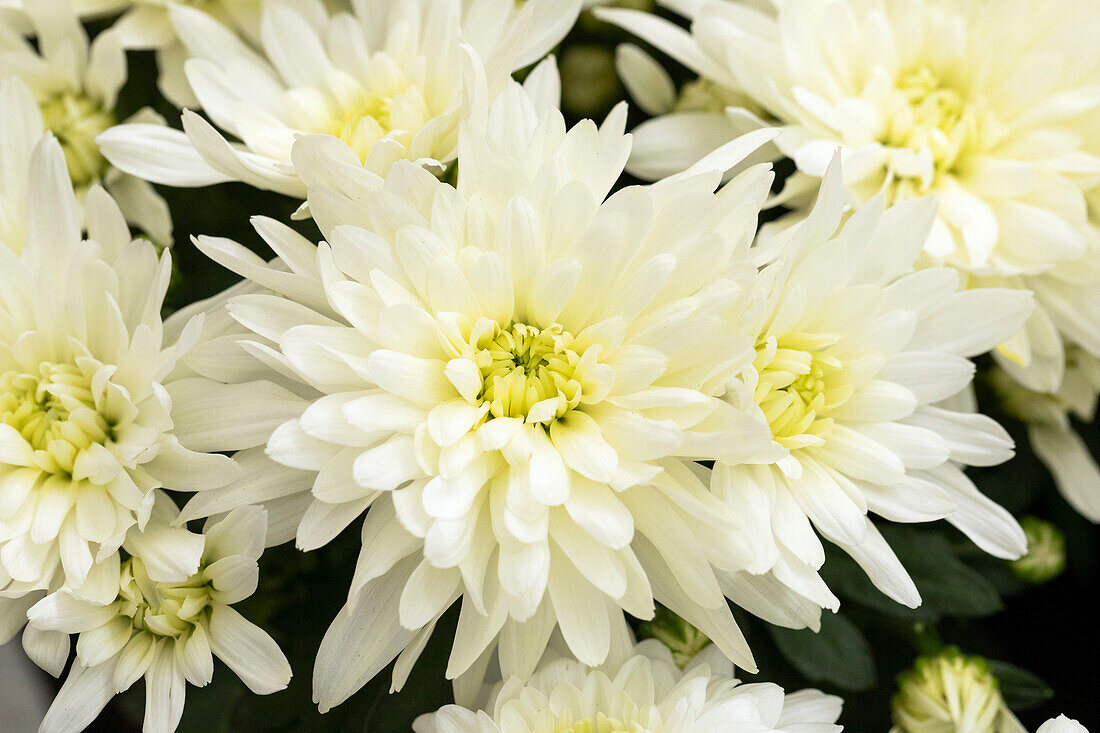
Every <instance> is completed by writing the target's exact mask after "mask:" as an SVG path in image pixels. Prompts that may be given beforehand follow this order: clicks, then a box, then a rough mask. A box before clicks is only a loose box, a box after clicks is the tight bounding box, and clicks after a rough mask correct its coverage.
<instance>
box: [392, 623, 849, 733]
mask: <svg viewBox="0 0 1100 733" xmlns="http://www.w3.org/2000/svg"><path fill="white" fill-rule="evenodd" d="M733 672H734V669H733V665H732V664H731V663H730V662H729V660H727V659H725V658H724V657H723V656H722V654H721V652H719V651H718V650H717V649H716V648H714V647H710V648H709V649H707V650H705V651H703V652H701V653H700V654H698V655H696V657H695V658H694V659H693V660H692V661H691V662H690V663H689V664H688V666H687V668H686V669H685V670H683V671H681V670H680V668H679V667H677V666H676V664H675V663H674V662H673V660H672V655H671V654H670V653H669V651H668V649H667V648H665V647H664V646H663V645H662V644H661V643H660V642H657V641H655V640H653V641H643V642H642V643H641V644H638V645H637V646H636V647H635V648H634V649H633V650H631V651H630V653H629V654H628V655H627V656H626V659H625V661H623V662H622V663H621V664H615V663H613V664H610V665H608V666H607V667H605V668H602V669H600V670H593V669H590V668H588V667H586V666H585V665H583V664H581V663H580V662H576V661H573V660H570V659H557V660H554V661H551V662H549V663H547V664H544V665H543V666H542V667H541V668H540V669H539V671H538V672H536V673H535V674H534V676H532V677H531V679H530V681H528V682H527V683H524V682H522V681H521V680H518V679H515V678H512V679H510V680H508V681H507V682H506V683H504V684H503V685H501V686H498V688H497V689H495V690H492V691H491V692H490V694H489V696H488V697H489V700H488V701H487V703H486V704H485V706H484V708H483V709H482V710H479V711H474V710H469V709H467V708H463V707H459V706H458V705H448V706H446V707H444V708H441V709H440V710H439V711H437V712H435V713H431V714H429V715H422V716H420V717H419V718H417V720H416V722H415V723H413V730H414V731H416V733H634V732H636V731H646V733H714V732H715V731H722V733H741V732H742V731H744V732H745V733H749V731H751V732H752V733H784V732H786V733H798V732H800V731H811V730H812V731H815V732H816V733H839V731H840V730H841V727H840V726H839V725H836V724H835V723H836V720H837V718H838V717H840V709H841V706H842V704H843V701H842V700H841V699H840V698H838V697H834V696H832V695H826V694H824V693H821V692H818V691H817V690H801V691H799V692H795V693H791V694H788V695H784V693H783V688H781V687H779V686H778V685H774V684H771V683H754V684H741V683H740V682H739V681H738V680H736V679H734V677H733Z"/></svg>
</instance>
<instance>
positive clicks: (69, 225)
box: [0, 86, 236, 637]
mask: <svg viewBox="0 0 1100 733" xmlns="http://www.w3.org/2000/svg"><path fill="white" fill-rule="evenodd" d="M6 90H8V91H10V90H11V87H10V86H8V87H6ZM27 165H28V167H29V171H28V172H27V174H26V175H27V184H26V192H25V196H26V199H25V201H26V206H27V208H26V210H25V212H24V219H23V221H24V222H25V223H24V224H23V225H21V226H20V227H19V228H20V229H21V230H22V231H24V232H25V236H24V237H23V239H22V241H16V242H14V243H13V245H14V247H15V249H9V248H8V247H7V246H3V245H4V244H6V242H5V243H3V244H0V593H2V594H3V597H2V599H0V606H2V610H3V613H2V614H0V615H3V616H4V617H5V624H4V628H3V630H4V635H5V637H8V636H10V634H11V633H14V632H15V631H16V630H17V629H18V627H19V625H20V618H21V617H22V612H23V611H25V610H26V607H27V606H29V605H30V604H31V603H33V602H34V600H36V599H37V597H40V594H41V592H42V591H52V590H54V589H55V588H56V587H58V586H60V585H61V584H63V583H64V584H67V586H68V587H70V588H72V589H74V590H78V589H81V588H82V587H83V586H85V583H86V581H87V588H86V589H85V590H84V591H83V592H86V593H87V594H88V595H89V597H90V598H94V599H99V598H101V597H102V595H101V594H102V593H104V592H109V591H105V590H104V588H103V586H102V584H101V583H100V581H101V580H102V577H101V576H102V574H103V573H104V572H106V571H105V570H104V569H103V567H100V564H101V563H103V562H104V561H107V560H109V559H110V558H111V557H112V556H114V555H115V553H116V552H117V550H118V548H119V546H120V544H121V543H122V542H123V539H124V538H125V537H126V535H127V532H128V531H129V530H130V529H131V527H133V526H134V525H140V526H144V524H145V522H146V521H147V519H148V517H149V513H150V510H151V508H152V506H153V498H154V494H153V490H154V489H156V488H158V487H162V486H168V485H171V486H173V487H181V486H185V487H189V488H201V487H204V486H205V487H207V488H210V487H214V486H221V485H223V484H224V483H226V482H228V481H229V480H231V479H232V477H233V475H234V472H235V468H236V467H235V465H234V464H233V462H232V461H231V460H230V459H229V458H227V457H225V456H220V455H212V454H206V453H196V452H193V451H192V450H190V449H188V448H186V447H185V446H184V445H183V444H182V443H181V442H180V437H184V438H185V439H186V436H185V433H186V430H185V429H186V428H187V426H188V415H187V414H186V412H185V411H184V410H181V409H179V407H178V406H176V407H175V409H174V405H173V401H172V398H171V396H170V394H169V391H168V386H171V385H173V384H175V383H176V382H177V381H178V377H180V376H181V374H180V372H178V371H177V370H176V365H177V361H178V358H179V356H180V355H181V354H182V353H184V352H186V351H187V349H188V348H189V347H190V346H191V345H193V343H194V342H195V340H196V338H197V336H198V333H199V330H200V329H201V324H202V319H201V318H199V319H197V320H194V321H190V322H188V321H185V320H183V319H181V320H179V321H176V322H173V323H172V324H170V325H169V326H168V327H167V328H166V326H165V324H164V323H162V321H161V315H160V309H161V306H162V304H163V300H164V295H165V291H166V290H167V287H168V281H169V277H170V274H171V262H170V258H169V257H168V256H167V255H163V256H160V257H158V255H157V253H156V250H155V248H154V247H153V245H152V244H150V243H149V242H148V241H147V240H143V239H138V240H131V238H130V234H129V230H128V228H127V226H126V222H125V220H124V218H123V216H122V213H121V212H120V211H119V208H118V207H117V206H116V205H115V203H114V202H113V201H112V199H111V198H110V197H109V196H108V195H107V194H106V193H105V192H104V191H103V189H101V188H99V187H92V188H91V189H90V190H89V191H88V194H87V201H86V204H85V213H86V217H87V221H88V225H87V235H88V238H87V239H85V238H84V237H83V235H82V230H81V226H80V219H79V209H78V206H77V202H76V198H75V196H74V194H73V189H72V185H71V183H70V181H69V175H68V173H67V171H66V168H65V159H64V157H63V154H62V150H61V146H60V144H59V143H58V141H57V140H56V139H55V138H53V137H52V136H49V135H47V136H46V137H45V138H43V139H42V140H41V141H40V142H39V143H38V144H37V146H36V147H35V148H34V151H33V153H32V154H31V155H30V156H29V160H28V162H27ZM12 172H13V173H15V171H12ZM166 385H167V386H166ZM181 428H182V429H181ZM78 592H80V591H78ZM8 622H10V624H11V625H10V626H9V623H8Z"/></svg>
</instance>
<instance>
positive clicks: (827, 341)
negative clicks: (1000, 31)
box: [713, 163, 1031, 608]
mask: <svg viewBox="0 0 1100 733" xmlns="http://www.w3.org/2000/svg"><path fill="white" fill-rule="evenodd" d="M840 178H841V173H840V170H839V164H838V163H834V166H833V167H832V168H831V169H830V171H829V172H828V173H827V174H826V176H825V179H824V181H823V183H822V189H821V194H820V197H819V198H818V201H817V203H816V205H815V207H814V209H813V211H812V213H811V214H810V215H809V217H808V218H806V219H805V220H804V221H802V222H800V223H798V224H796V225H794V226H791V227H788V228H786V229H782V230H780V231H772V232H770V234H769V233H765V234H763V235H762V236H761V238H760V240H759V241H758V244H757V246H756V247H755V248H754V250H755V251H759V252H760V253H761V256H762V257H765V258H766V257H774V258H775V261H774V262H772V263H771V264H768V265H767V266H766V267H765V268H764V270H763V271H762V274H761V279H760V293H759V300H758V304H757V306H756V307H755V308H754V310H753V311H752V312H751V313H750V315H749V316H748V318H749V320H750V322H751V324H752V333H753V338H754V343H755V347H756V356H755V359H754V361H753V363H752V366H751V367H750V369H749V370H748V371H747V372H746V373H745V375H744V384H743V388H742V389H740V390H731V392H730V393H729V398H730V399H731V400H734V401H735V402H736V403H737V404H738V405H740V406H751V405H755V406H756V408H757V409H759V411H760V413H762V416H763V418H764V419H766V420H767V422H768V425H769V426H770V428H771V432H772V435H773V436H774V439H775V441H776V442H777V443H778V444H779V445H781V446H783V447H784V448H786V449H787V450H789V451H790V454H789V455H788V456H787V457H786V458H785V459H783V460H782V461H780V462H778V463H776V464H773V465H745V464H742V465H724V464H721V463H720V464H718V465H716V466H715V468H714V472H713V487H714V491H715V493H716V494H717V495H718V496H720V497H722V498H724V499H725V500H726V501H728V502H729V503H730V504H731V506H733V507H734V509H735V511H736V513H737V514H738V515H739V516H741V517H743V518H744V523H745V526H746V527H747V528H749V529H750V530H751V531H754V532H757V533H758V534H756V535H754V542H753V544H754V546H757V547H759V548H761V552H762V553H763V554H764V555H766V556H767V558H768V561H769V562H771V563H774V569H775V570H774V572H775V575H776V577H778V578H780V579H781V580H783V581H784V582H786V583H788V584H790V585H791V587H792V588H793V589H795V590H797V591H798V592H800V593H801V594H803V595H805V596H807V597H810V598H813V599H814V600H816V601H817V602H818V603H820V604H821V606H823V607H832V608H835V607H836V605H837V600H836V598H835V597H834V596H833V595H832V593H831V592H830V591H829V589H828V588H827V587H826V586H825V584H824V583H823V582H822V581H821V579H820V577H819V576H818V575H817V572H816V571H817V569H818V568H819V567H820V566H821V564H822V563H823V562H824V558H825V556H824V551H823V548H822V545H821V542H820V540H819V539H818V537H817V534H816V533H815V532H814V529H816V530H817V532H818V533H820V534H821V535H822V536H824V537H825V538H826V539H828V540H829V541H831V542H833V543H835V544H837V545H839V546H840V547H841V548H843V549H844V550H845V551H846V552H848V553H849V554H850V555H851V556H852V557H853V558H854V559H855V560H856V561H857V562H858V563H859V564H860V565H861V566H862V567H863V569H864V570H865V571H866V572H867V573H868V575H869V576H870V578H871V580H872V581H874V583H875V584H876V585H877V586H878V587H879V588H880V589H881V590H882V591H883V592H884V593H886V594H887V595H889V596H890V597H892V598H894V599H895V600H897V601H899V602H901V603H904V604H906V605H909V606H915V605H917V604H918V603H919V602H920V596H919V595H918V593H917V590H916V588H915V587H914V585H913V582H912V580H910V578H909V576H908V574H907V573H906V571H905V569H904V568H903V567H902V566H901V563H899V562H898V560H897V558H896V557H895V555H894V553H893V551H892V550H891V549H890V547H889V546H888V545H887V544H886V542H885V541H884V540H883V538H882V536H881V535H880V534H879V532H878V530H876V529H875V526H874V524H873V523H872V522H871V521H870V519H869V518H868V513H874V514H877V515H879V516H881V517H883V518H885V519H889V520H892V521H898V522H928V521H934V520H937V519H942V518H946V519H947V521H948V522H950V523H951V524H953V525H954V526H955V527H957V528H958V529H960V530H961V531H963V532H964V533H965V534H966V535H967V536H968V537H970V538H971V539H972V540H973V541H974V542H975V543H976V544H977V545H978V546H979V547H981V548H982V549H983V550H985V551H986V552H989V553H991V554H993V555H996V556H997V557H1002V558H1016V557H1019V556H1020V555H1022V554H1023V553H1024V552H1025V551H1026V549H1027V544H1026V541H1025V538H1024V533H1023V530H1021V529H1020V527H1019V525H1018V524H1017V523H1016V521H1015V520H1014V519H1013V518H1012V515H1011V514H1009V513H1008V512H1007V511H1005V510H1004V509H1003V508H1001V507H1000V506H999V505H997V504H996V503H994V502H993V501H991V500H990V499H988V498H986V497H985V496H984V495H983V494H982V493H981V492H979V491H978V489H977V488H976V487H975V486H974V484H973V483H972V482H971V481H970V480H969V479H968V478H967V477H966V475H965V474H964V473H963V470H962V468H963V466H965V465H977V466H988V465H993V464H997V463H1001V462H1002V461H1005V460H1007V459H1008V458H1010V457H1011V456H1012V441H1011V439H1010V438H1009V436H1008V434H1007V433H1006V432H1005V431H1004V430H1003V429H1002V428H1001V427H1000V426H999V425H998V424H997V423H996V422H994V421H993V420H991V419H989V418H988V417H986V416H984V415H979V414H973V413H964V412H956V411H953V410H950V409H946V408H945V407H943V406H939V405H937V403H939V402H941V401H943V400H947V399H949V398H951V397H954V396H955V395H957V394H959V393H960V392H963V391H964V390H966V389H967V388H968V387H969V385H970V382H971V379H972V377H973V375H974V365H973V364H972V363H971V362H970V361H969V359H968V357H971V356H975V355H977V354H980V353H982V352H984V351H986V350H987V349H989V348H990V347H992V346H994V345H996V344H997V343H999V342H1001V341H1002V340H1004V339H1005V338H1006V337H1007V336H1009V335H1011V334H1012V333H1014V332H1015V331H1017V330H1018V329H1019V328H1020V326H1021V325H1022V324H1023V322H1024V320H1025V319H1026V318H1027V316H1028V314H1029V313H1030V311H1031V295H1030V294H1029V293H1027V292H1026V291H1021V290H1010V289H981V290H974V289H960V285H959V277H958V273H957V271H956V270H954V269H951V268H946V267H940V268H926V269H923V270H918V271H914V270H913V264H914V261H915V260H916V259H917V257H918V255H919V253H920V250H921V246H922V244H923V242H924V240H925V237H926V236H927V234H928V230H929V228H930V227H931V226H932V221H933V218H934V216H935V206H936V204H935V201H933V200H930V199H921V200H913V201H908V202H904V203H901V204H898V205H896V206H893V207H891V208H890V209H885V210H884V208H883V205H884V201H883V197H881V196H878V197H875V198H874V199H872V200H871V201H870V202H869V203H867V204H866V205H865V206H863V207H862V208H860V209H858V210H857V211H856V212H855V213H854V214H852V215H851V217H849V218H848V220H847V221H846V222H845V223H844V224H843V226H841V224H840V222H841V219H842V209H843V206H842V201H843V189H842V186H841V180H840ZM738 400H739V402H738ZM807 520H808V521H807ZM765 548H766V549H765ZM763 567H768V564H767V563H765V564H764V565H763Z"/></svg>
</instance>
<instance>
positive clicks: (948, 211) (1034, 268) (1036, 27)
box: [602, 0, 1100, 391]
mask: <svg viewBox="0 0 1100 733" xmlns="http://www.w3.org/2000/svg"><path fill="white" fill-rule="evenodd" d="M668 4H669V5H671V6H674V7H675V8H676V9H678V10H680V11H681V12H685V13H688V14H689V15H690V16H691V20H692V30H691V32H690V34H689V33H688V32H686V31H683V30H681V29H680V28H678V27H676V26H673V25H672V24H671V23H669V22H667V21H663V20H661V19H660V18H658V17H656V16H653V15H649V14H642V13H632V12H630V11H623V10H619V11H612V10H609V11H602V12H603V13H604V14H603V15H602V17H604V18H606V19H608V20H610V21H612V22H615V23H618V24H619V25H621V26H623V27H625V28H627V29H629V30H631V31H633V32H635V33H636V34H638V35H639V36H641V37H642V38H645V39H646V40H648V41H650V42H652V43H653V44H654V45H655V46H657V47H658V48H660V49H662V50H664V51H666V52H667V53H669V54H670V55H671V56H673V57H675V58H677V59H678V60H680V61H682V62H684V63H685V64H687V65H688V66H689V67H690V68H692V69H693V70H695V71H696V72H697V73H699V74H700V75H701V76H702V77H705V78H706V79H708V80H710V81H711V82H713V83H715V84H717V85H718V86H719V87H722V88H724V89H726V90H728V91H729V92H731V93H732V92H740V93H744V94H747V95H748V96H749V97H750V98H751V99H752V100H753V101H754V102H755V104H757V105H759V107H760V108H762V111H763V112H762V113H763V115H764V117H765V118H770V119H769V123H770V122H774V124H776V125H778V126H779V127H781V129H782V130H783V133H782V134H781V135H780V136H779V137H778V138H777V139H776V145H777V146H778V149H779V151H781V152H782V154H784V155H787V156H788V157H790V158H792V159H793V160H794V162H795V164H796V165H797V167H798V171H799V172H798V173H797V174H796V175H795V176H794V177H793V178H792V179H791V183H790V186H789V187H788V190H787V192H786V197H787V199H788V200H791V199H792V198H794V199H795V200H797V198H798V197H797V194H798V193H804V192H805V191H806V190H807V189H808V190H811V191H812V190H815V189H816V187H817V180H816V179H818V178H820V177H821V176H822V175H823V173H824V172H825V169H826V166H827V165H828V163H829V160H830V159H831V158H832V156H833V153H834V151H835V150H836V149H837V148H838V147H839V148H840V149H841V151H842V155H843V158H844V175H845V184H846V189H847V193H848V196H849V197H850V199H851V200H853V201H854V202H855V203H857V204H859V203H863V202H865V201H867V200H868V199H870V198H871V197H872V196H874V195H876V194H878V193H880V192H881V193H883V194H884V195H885V196H886V201H887V204H892V203H894V202H896V201H903V200H906V199H909V198H913V197H918V196H925V195H935V197H936V198H937V199H939V201H940V208H939V214H938V216H937V218H936V222H935V225H934V226H933V228H932V232H931V235H930V236H929V238H928V240H927V241H926V243H925V252H926V256H927V259H928V260H929V261H933V262H937V263H945V264H948V265H951V266H954V267H958V268H961V269H962V270H964V271H966V272H968V273H970V274H972V275H973V276H974V277H976V278H978V281H979V284H982V285H988V284H992V285H1000V286H1005V287H1013V288H1020V289H1031V290H1034V291H1035V293H1036V301H1037V304H1038V306H1039V307H1038V308H1036V311H1035V313H1034V315H1033V316H1032V318H1031V319H1030V320H1029V321H1028V323H1027V327H1026V329H1024V330H1023V331H1022V332H1021V333H1020V334H1018V335H1016V336H1015V337H1014V338H1012V339H1011V340H1010V341H1009V342H1008V343H1006V344H1004V345H1003V346H1002V348H1000V349H998V351H997V353H996V357H997V359H998V360H999V361H1000V362H1001V363H1002V364H1003V365H1004V366H1005V368H1006V369H1008V370H1009V371H1011V372H1012V373H1013V376H1014V377H1015V378H1017V379H1018V380H1020V381H1021V382H1022V383H1023V384H1025V385H1026V386H1029V387H1031V388H1032V389H1039V390H1042V391H1053V390H1055V389H1057V387H1058V382H1059V378H1060V375H1061V368H1062V361H1063V359H1062V353H1061V352H1062V345H1061V340H1062V336H1063V335H1065V336H1069V337H1070V339H1071V340H1073V341H1075V342H1076V343H1078V344H1079V345H1082V346H1084V347H1085V348H1087V349H1089V350H1090V351H1091V352H1092V353H1093V354H1094V355H1100V307H1098V306H1097V304H1098V303H1100V288H1098V287H1097V286H1098V285H1100V253H1098V252H1097V250H1095V248H1090V247H1089V246H1088V244H1087V242H1086V234H1085V232H1084V225H1085V222H1086V206H1085V199H1084V196H1083V194H1082V188H1087V187H1090V186H1092V185H1095V182H1096V177H1097V175H1098V174H1100V158H1097V157H1096V155H1097V153H1098V151H1100V148H1098V147H1097V146H1096V144H1095V143H1096V139H1095V136H1094V135H1090V131H1091V130H1092V129H1093V128H1096V127H1097V124H1098V120H1100V94H1098V93H1097V91H1096V90H1097V87H1096V79H1097V78H1100V49H1097V46H1096V43H1095V41H1094V39H1095V38H1096V37H1097V35H1098V34H1100V6H1097V5H1095V4H1088V3H1086V4H1082V3H1080V2H1075V1H1074V0H1054V1H1052V2H1044V3H1036V2H1033V1H1031V0H1007V1H1006V2H996V3H990V2H985V1H984V0H918V1H917V2H890V1H888V0H840V1H838V2H819V0H773V2H772V3H771V5H772V6H774V7H772V8H771V9H770V10H758V9H755V8H753V7H750V6H749V5H748V4H745V3H740V2H730V1H729V0H708V1H706V2H691V3H682V2H676V3H672V2H669V3H668ZM760 5H763V4H760ZM640 85H641V84H640V83H639V84H636V85H635V86H640ZM754 119H755V122H754ZM752 124H766V123H764V122H762V121H761V120H759V119H756V118H755V115H754V114H753V113H752V111H750V110H745V109H741V108H737V107H727V108H726V109H724V110H715V111H712V112H691V113H682V114H669V115H664V116H661V117H658V118H656V119H654V120H652V121H650V122H647V123H645V124H643V125H642V126H641V127H640V128H639V129H638V130H637V135H638V138H639V144H638V145H637V146H636V147H635V150H634V159H633V161H632V163H631V166H632V167H633V168H634V169H635V170H637V171H638V172H639V173H646V172H652V173H657V172H660V171H662V170H670V169H677V168H682V167H684V166H686V165H688V164H690V163H691V162H693V161H694V160H696V159H698V158H699V157H700V156H702V155H703V154H705V153H706V152H707V151H708V150H709V149H711V148H712V147H713V146H714V145H716V144H718V143H719V142H721V141H723V140H728V139H730V137H732V136H733V135H734V134H735V133H736V132H738V131H741V130H743V129H745V126H746V125H750V126H751V125H752ZM654 165H658V167H657V168H655V167H654ZM1052 269H1058V270H1059V271H1060V272H1058V273H1057V274H1054V275H1053V276H1052V275H1051V270H1052ZM1086 278H1088V279H1087V280H1086ZM1067 281H1068V282H1067ZM1079 285H1083V287H1079ZM1066 301H1071V303H1070V305H1071V307H1069V308H1068V309H1067V308H1065V307H1063V304H1064V303H1065V302H1066Z"/></svg>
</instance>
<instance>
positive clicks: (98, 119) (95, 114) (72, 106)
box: [39, 92, 116, 188]
mask: <svg viewBox="0 0 1100 733" xmlns="http://www.w3.org/2000/svg"><path fill="white" fill-rule="evenodd" d="M39 109H40V110H41V112H42V124H43V125H44V126H45V127H46V129H47V130H49V131H51V132H52V133H53V134H54V135H55V136H56V137H57V140H58V142H60V143H61V150H62V151H63V152H64V153H65V163H66V165H68V167H69V178H71V179H72V182H73V185H74V186H76V187H77V188H79V187H81V186H86V185H88V184H89V183H92V182H94V181H96V180H97V179H99V178H101V177H102V176H103V174H104V173H105V172H106V171H107V167H108V165H107V159H106V158H104V157H103V156H102V155H101V154H100V152H99V145H97V144H96V141H95V139H96V137H97V136H98V135H99V134H100V133H101V132H103V131H105V130H107V129H108V128H110V127H112V126H114V124H115V122H116V120H115V116H114V113H113V112H111V111H110V110H105V109H103V108H102V106H100V104H99V103H98V102H96V101H94V100H92V99H90V98H89V97H87V96H85V95H83V94H75V93H73V92H65V93H63V94H58V95H56V96H53V97H50V98H49V99H47V100H46V101H44V102H42V103H40V104H39Z"/></svg>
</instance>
